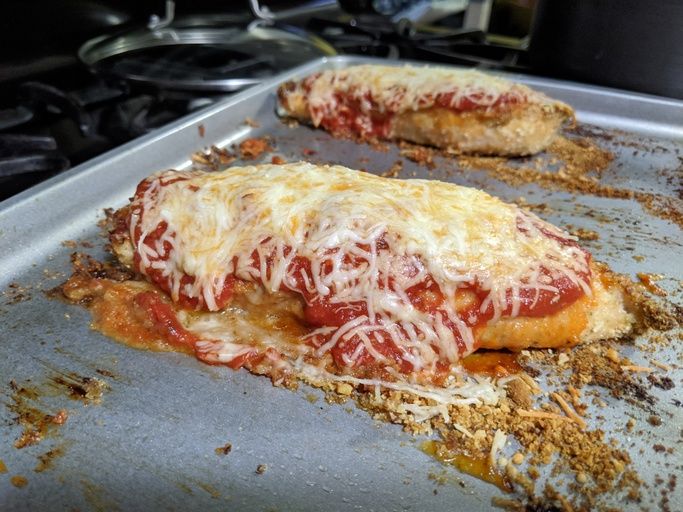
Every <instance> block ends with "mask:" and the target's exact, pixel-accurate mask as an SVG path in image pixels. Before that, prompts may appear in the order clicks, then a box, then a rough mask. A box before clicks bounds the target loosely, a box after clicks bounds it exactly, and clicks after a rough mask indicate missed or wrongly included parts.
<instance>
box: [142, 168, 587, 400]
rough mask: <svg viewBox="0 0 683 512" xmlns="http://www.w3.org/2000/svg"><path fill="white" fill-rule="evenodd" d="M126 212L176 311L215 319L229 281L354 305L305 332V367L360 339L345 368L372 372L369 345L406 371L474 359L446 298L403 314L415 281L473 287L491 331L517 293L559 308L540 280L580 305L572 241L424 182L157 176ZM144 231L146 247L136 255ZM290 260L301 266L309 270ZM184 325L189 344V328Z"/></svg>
mask: <svg viewBox="0 0 683 512" xmlns="http://www.w3.org/2000/svg"><path fill="white" fill-rule="evenodd" d="M179 178H180V179H179ZM131 211H132V212H133V213H132V215H131V218H130V230H131V237H132V239H133V240H137V244H136V246H135V251H136V252H137V254H138V256H139V260H140V262H141V267H140V268H141V271H142V272H147V273H149V272H151V271H154V272H160V274H161V276H162V277H163V279H166V280H167V285H168V287H167V289H169V290H170V294H171V297H172V298H173V299H174V300H176V301H177V300H179V297H180V294H181V293H182V294H183V295H184V296H186V297H189V298H192V299H196V300H197V301H199V303H200V304H204V305H205V306H206V308H207V309H209V310H210V311H218V310H220V309H221V305H220V301H219V299H218V297H219V296H220V294H221V292H222V290H223V287H224V285H225V282H226V280H227V279H228V277H229V276H232V275H234V276H236V277H238V278H240V279H243V280H246V281H254V282H258V283H261V284H262V285H263V286H264V288H265V289H266V290H267V291H268V292H276V291H278V290H281V289H289V290H297V286H299V285H298V284H297V283H299V282H300V280H301V276H302V274H303V275H304V277H305V278H304V279H303V282H304V287H305V289H306V291H307V293H309V294H310V295H312V296H314V297H317V298H320V299H325V300H328V301H329V302H330V303H331V304H338V305H340V306H343V305H345V304H348V305H350V306H349V307H352V308H353V307H356V308H358V307H360V306H359V305H362V306H363V307H364V310H365V312H366V313H365V314H362V315H358V316H354V317H353V318H352V319H351V320H349V321H348V322H346V323H345V324H344V325H342V326H340V327H339V328H338V329H336V330H330V329H329V328H328V327H325V328H323V329H321V330H318V331H316V332H314V333H312V334H311V336H321V338H320V339H321V340H323V341H324V342H323V343H321V344H320V345H319V347H318V348H317V351H316V356H317V357H323V356H324V355H325V354H327V353H329V351H330V350H331V349H332V348H333V347H334V346H335V345H336V344H338V343H340V342H342V341H344V340H349V339H352V338H353V339H359V340H360V341H361V342H362V343H359V344H358V346H357V347H356V350H355V351H354V352H352V353H350V354H345V358H346V359H345V364H347V366H349V367H353V366H354V365H355V364H356V363H357V361H358V360H359V358H360V357H361V355H362V354H365V353H369V354H370V355H371V356H372V357H373V358H374V359H375V360H376V361H380V362H381V361H383V360H384V359H385V356H384V355H383V354H382V353H381V352H380V351H378V350H376V343H378V342H381V340H382V336H388V337H390V339H391V341H392V342H393V343H394V344H395V345H396V346H397V347H398V348H399V350H400V352H401V357H402V358H403V359H404V360H405V361H408V362H410V364H411V365H412V367H413V368H414V369H415V371H421V370H426V371H431V370H433V369H434V367H435V365H436V363H437V362H438V361H439V360H443V359H445V360H447V361H449V362H451V363H452V362H455V361H457V360H458V359H459V358H460V357H461V356H462V355H463V354H467V353H470V352H472V351H473V350H474V349H475V348H476V347H475V346H474V343H475V342H474V335H473V332H472V329H471V328H470V327H469V326H468V325H467V324H466V322H465V321H464V320H463V319H461V318H460V316H459V315H458V312H457V310H456V307H455V303H454V301H453V300H447V301H446V303H445V304H444V305H443V308H442V310H439V311H438V312H437V313H436V314H432V313H429V312H425V311H421V310H420V309H418V308H416V307H415V306H414V305H413V304H412V302H411V300H410V298H409V296H408V293H407V290H409V289H410V288H411V287H413V286H415V285H418V284H424V283H425V282H426V280H427V279H433V280H434V282H436V284H437V285H438V287H439V289H440V290H441V291H442V292H443V294H444V296H445V297H455V296H456V293H457V292H458V290H459V289H461V288H463V287H467V286H470V285H474V284H476V285H477V287H478V288H479V289H480V290H482V291H483V292H485V293H486V298H485V299H484V301H483V303H482V305H481V308H482V311H484V310H485V309H486V308H488V307H492V308H493V311H494V312H495V314H494V318H493V320H496V319H497V318H499V317H500V316H501V315H502V314H503V312H504V311H505V310H506V308H508V301H511V312H508V313H506V314H507V315H508V316H516V315H517V314H518V313H519V310H520V293H521V290H525V289H526V290H531V291H535V292H536V293H537V294H538V293H540V291H541V290H543V291H545V292H550V293H554V294H556V295H557V296H558V297H559V293H560V292H559V290H558V289H557V288H555V287H553V286H550V285H549V282H551V281H550V280H551V278H552V279H557V278H564V279H568V280H569V281H570V282H572V283H575V284H576V285H578V286H580V287H581V288H582V289H583V290H584V291H585V292H586V293H587V294H590V293H591V287H590V282H589V277H588V276H589V275H590V270H589V261H588V256H587V254H586V253H585V252H583V251H582V250H581V249H579V248H578V247H577V246H576V245H575V244H571V243H563V241H565V242H566V241H569V240H574V239H573V238H572V237H571V236H570V235H567V234H566V233H564V232H562V231H560V230H558V229H557V228H554V227H553V226H551V225H550V224H547V223H545V222H543V221H541V220H540V219H538V218H537V217H535V216H533V215H532V214H530V213H527V212H524V211H522V210H520V209H519V208H517V207H516V206H514V205H509V204H505V203H503V202H502V201H500V200H498V199H496V198H494V197H491V196H489V195H487V194H485V193H484V192H481V191H479V190H476V189H472V188H465V187H460V186H457V185H453V184H448V183H442V182H438V181H433V180H389V179H385V178H381V177H378V176H374V175H372V174H368V173H362V172H358V171H353V170H350V169H346V168H344V167H340V166H315V165H312V164H308V163H296V164H287V165H262V166H252V167H241V168H239V167H236V168H231V169H228V170H226V171H224V172H217V173H202V172H199V171H189V172H182V173H178V172H166V173H161V174H159V175H157V176H156V177H154V178H151V179H150V181H149V186H148V187H147V189H146V190H145V192H144V194H142V195H141V196H139V197H137V198H136V199H135V200H134V202H133V205H132V208H131ZM160 232H161V233H160ZM152 233H155V234H156V235H157V238H156V239H155V241H154V243H146V239H147V237H148V236H149V235H150V234H152ZM136 234H137V235H138V236H137V237H136ZM150 240H151V239H150ZM387 248H388V249H387ZM296 258H303V259H305V260H306V261H308V262H310V272H309V271H306V272H304V271H303V269H302V268H300V267H298V266H297V265H295V264H294V262H295V259H296ZM188 276H189V277H191V279H190V280H189V281H188V280H187V279H185V278H187V277H188ZM510 290H511V291H512V292H511V294H510V293H508V292H509V291H510ZM314 300H315V299H314ZM354 305H355V306H354ZM194 327H195V330H194V332H198V333H199V334H200V335H201V334H202V328H201V327H202V326H200V325H195V326H194ZM214 331H215V329H213V330H212V329H211V328H210V326H204V335H205V336H206V338H207V339H208V340H213V344H207V345H206V347H204V348H205V349H206V351H207V353H211V357H215V358H216V359H217V360H218V361H221V362H223V361H225V360H226V359H229V358H230V357H236V356H235V354H244V351H243V350H241V349H240V348H239V347H236V346H234V344H235V343H239V341H236V340H235V339H233V337H232V336H230V339H222V340H221V339H220V335H218V334H217V333H216V332H214ZM221 347H223V348H221ZM221 351H223V355H221ZM382 385H386V384H385V383H383V384H382ZM413 391H414V390H413ZM430 398H433V397H432V396H431V395H430ZM434 399H435V400H436V398H434ZM437 401H438V400H437ZM445 403H451V402H450V401H446V402H445Z"/></svg>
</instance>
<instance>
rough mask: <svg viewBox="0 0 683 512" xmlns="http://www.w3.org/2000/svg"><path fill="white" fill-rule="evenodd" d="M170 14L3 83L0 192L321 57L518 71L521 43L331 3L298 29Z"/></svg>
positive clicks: (306, 17)
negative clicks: (353, 11) (496, 41)
mask: <svg viewBox="0 0 683 512" xmlns="http://www.w3.org/2000/svg"><path fill="white" fill-rule="evenodd" d="M167 18H168V12H167ZM170 18H171V19H170V20H169V19H159V18H158V17H157V18H156V19H154V20H153V22H152V24H151V25H150V26H148V27H141V28H137V29H134V30H130V29H128V30H127V31H123V32H120V33H114V34H111V35H108V36H102V37H98V38H95V39H92V40H91V41H90V42H89V43H87V44H86V45H84V46H81V51H80V57H81V62H77V61H74V62H71V63H69V65H66V66H59V67H57V68H56V69H53V70H51V71H48V72H44V73H35V74H32V75H28V76H24V77H22V79H21V80H14V81H12V80H10V81H8V82H7V83H0V98H3V99H2V100H0V200H2V199H5V198H7V197H10V196H12V195H14V194H16V193H18V192H20V191H21V190H24V189H25V188H27V187H30V186H31V185H33V184H35V183H38V182H40V181H42V180H44V179H46V178H48V177H50V176H53V175H55V174H57V173H59V172H62V171H64V170H65V169H68V168H70V167H73V166H75V165H78V164H80V163H82V162H84V161H86V160H88V159H90V158H93V157H94V156H97V155H99V154H101V153H103V152H106V151H108V150H110V149H112V148H114V147H116V146H118V145H120V144H123V143H124V142H127V141H129V140H132V139H134V138H136V137H139V136H141V135H144V134H145V133H148V132H150V131H152V130H154V129H156V128H159V127H161V126H163V125H164V124H166V123H168V122H170V121H173V120H175V119H177V118H180V117H182V116H184V115H186V114H188V113H190V112H193V111H196V110H198V109H201V108H204V107H207V106H209V105H211V104H213V103H215V102H216V101H218V100H219V99H222V98H224V97H225V96H226V95H228V94H231V93H232V92H234V91H237V90H240V89H243V88H244V87H247V86H250V85H253V84H256V83H259V82H260V81H261V80H262V79H264V78H267V77H269V76H272V75H274V74H277V73H279V72H281V71H282V70H284V69H288V68H291V67H293V66H295V65H297V64H299V63H301V61H302V60H309V59H311V58H315V57H317V56H322V55H332V54H335V53H339V54H355V55H368V56H385V57H387V58H406V59H412V60H424V61H431V62H446V63H450V64H461V65H478V66H480V67H488V68H497V69H524V62H523V61H524V53H523V52H521V51H519V50H516V49H514V48H509V47H507V48H506V47H500V46H493V45H490V44H488V43H487V42H486V37H485V34H484V32H482V31H481V30H478V29H462V28H457V27H456V28H453V27H451V26H448V25H447V24H446V25H444V24H442V25H431V26H428V27H423V28H420V29H417V28H416V27H415V26H414V25H413V24H412V23H410V22H408V21H406V20H400V21H398V22H394V21H391V20H390V19H389V18H386V17H379V16H373V15H356V16H350V15H346V14H344V13H341V12H340V11H338V10H336V11H332V12H331V14H330V13H329V12H327V14H326V15H318V14H317V13H316V12H315V11H313V12H311V13H305V14H304V15H299V16H298V17H297V18H296V19H294V20H293V21H294V24H295V25H296V26H292V25H291V24H288V25H283V24H282V23H280V22H278V21H276V20H274V19H254V18H253V17H250V16H247V17H246V18H245V17H244V16H227V17H226V16H214V17H208V18H207V17H203V18H197V17H186V18H184V19H176V20H172V13H171V17H170ZM207 20H210V21H209V22H207ZM171 21H173V24H171ZM458 23H459V24H462V19H458V18H457V17H456V19H455V20H451V24H455V25H457V24H458ZM121 48H125V50H126V51H125V52H124V51H121Z"/></svg>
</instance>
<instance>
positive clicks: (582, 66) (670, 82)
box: [529, 0, 683, 121]
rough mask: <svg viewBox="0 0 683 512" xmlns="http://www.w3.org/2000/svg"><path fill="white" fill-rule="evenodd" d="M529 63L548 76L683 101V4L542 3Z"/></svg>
mask: <svg viewBox="0 0 683 512" xmlns="http://www.w3.org/2000/svg"><path fill="white" fill-rule="evenodd" d="M529 58H530V63H531V65H532V67H533V68H534V69H535V70H537V71H538V72H540V73H543V74H549V75H553V76H558V77H562V78H569V79H574V80H578V81H584V82H592V83H596V84H602V85H607V86H611V87H618V88H622V89H632V90H636V91H641V92H646V93H651V94H657V95H661V96H669V97H674V98H683V1H682V0H652V1H645V0H539V2H538V5H537V8H536V14H535V17H534V22H533V27H532V31H531V41H530V46H529ZM682 121H683V120H682Z"/></svg>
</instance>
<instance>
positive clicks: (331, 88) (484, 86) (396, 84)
mask: <svg viewBox="0 0 683 512" xmlns="http://www.w3.org/2000/svg"><path fill="white" fill-rule="evenodd" d="M305 83H306V87H307V88H308V90H307V91H306V98H307V101H308V104H309V106H310V110H311V112H312V114H313V116H314V119H313V121H314V123H315V124H318V123H319V122H320V119H321V118H322V117H323V116H324V115H325V114H326V113H332V112H335V110H336V108H337V107H336V105H337V102H338V97H339V95H340V93H341V94H342V95H344V96H350V97H352V98H353V99H355V100H356V101H357V103H358V106H359V108H360V110H361V111H362V112H370V111H371V110H374V109H379V111H380V112H384V111H388V112H393V113H401V112H406V111H410V110H418V109H427V108H431V107H433V106H434V105H435V101H436V99H437V98H438V97H440V96H442V97H443V95H449V98H450V99H449V103H450V106H451V107H452V108H456V109H457V108H458V107H459V106H460V105H461V104H462V102H463V100H468V101H469V102H472V103H474V104H476V105H477V106H480V107H482V108H487V107H491V106H493V105H495V104H497V103H498V102H499V101H500V100H501V98H502V97H505V98H506V99H507V100H508V101H513V102H517V103H522V102H526V103H536V104H539V105H548V106H552V105H562V104H561V103H560V102H558V101H555V100H552V99H550V98H548V97H547V96H545V95H544V94H541V93H539V92H537V91H534V90H533V89H530V88H529V87H526V86H524V85H522V84H518V83H514V82H511V81H509V80H506V79H504V78H500V77H497V76H493V75H489V74H484V73H480V72H479V71H475V70H471V69H467V70H464V69H446V68H435V67H428V66H425V67H412V66H404V67H393V66H377V65H361V66H351V67H349V68H345V69H340V70H327V71H323V72H322V73H320V74H318V75H316V76H314V77H312V78H310V79H308V80H306V81H305Z"/></svg>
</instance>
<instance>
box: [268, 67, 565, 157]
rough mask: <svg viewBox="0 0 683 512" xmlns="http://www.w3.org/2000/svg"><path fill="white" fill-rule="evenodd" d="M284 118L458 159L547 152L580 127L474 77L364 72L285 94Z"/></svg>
mask: <svg viewBox="0 0 683 512" xmlns="http://www.w3.org/2000/svg"><path fill="white" fill-rule="evenodd" d="M278 97H279V110H280V113H281V114H282V115H285V116H288V117H292V118H294V119H296V120H299V121H302V122H305V123H309V124H312V125H313V126H316V127H322V128H324V129H325V130H327V131H329V132H331V133H332V134H333V135H335V136H342V137H344V136H353V137H358V138H360V139H366V140H376V139H385V140H405V141H409V142H415V143H418V144H426V145H430V146H436V147H438V148H442V149H447V150H449V151H453V152H456V153H474V154H485V155H501V156H519V155H530V154H534V153H537V152H539V151H542V150H543V149H545V148H546V147H547V146H548V145H549V144H550V142H551V141H552V139H553V138H554V136H555V134H556V133H557V131H558V129H559V128H560V126H561V125H562V124H563V123H564V122H565V121H567V120H569V119H573V116H574V113H573V111H572V109H571V107H569V106H568V105H566V104H564V103H562V102H560V101H556V100H553V99H551V98H549V97H547V96H545V95H544V94H542V93H540V92H537V91H534V90H533V89H530V88H529V87H526V86H524V85H521V84H518V83H514V82H510V81H509V80H505V79H503V78H499V77H496V76H492V75H487V74H484V73H480V72H478V71H474V70H461V69H446V68H433V67H411V66H405V67H393V66H377V65H362V66H352V67H349V68H346V69H340V70H327V71H322V72H320V73H315V74H313V75H311V76H309V77H307V78H304V79H303V80H301V81H298V82H287V83H285V84H283V85H281V86H280V88H279V90H278Z"/></svg>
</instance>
